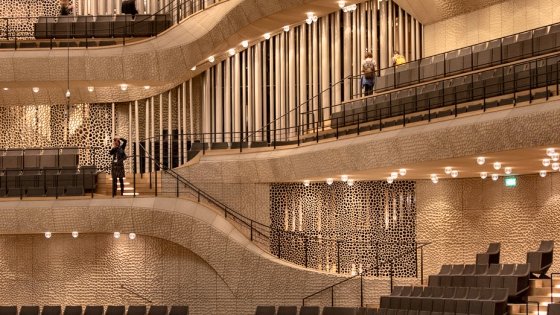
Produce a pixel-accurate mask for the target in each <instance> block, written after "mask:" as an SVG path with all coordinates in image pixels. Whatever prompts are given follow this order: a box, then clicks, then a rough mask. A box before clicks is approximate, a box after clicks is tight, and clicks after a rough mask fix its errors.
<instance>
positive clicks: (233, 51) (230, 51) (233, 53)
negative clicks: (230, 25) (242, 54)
mask: <svg viewBox="0 0 560 315" xmlns="http://www.w3.org/2000/svg"><path fill="white" fill-rule="evenodd" d="M228 53H229V55H230V56H233V55H235V48H230V49H229V50H228Z"/></svg>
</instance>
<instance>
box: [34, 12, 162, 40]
mask: <svg viewBox="0 0 560 315" xmlns="http://www.w3.org/2000/svg"><path fill="white" fill-rule="evenodd" d="M171 24H172V21H171V17H170V16H169V15H166V14H155V15H146V14H139V15H136V16H132V15H128V14H125V15H99V16H88V15H80V16H77V17H74V16H60V17H49V16H43V17H39V19H38V21H37V23H35V31H34V36H35V38H36V39H45V38H88V37H96V38H103V37H128V36H136V37H144V36H155V35H157V34H159V33H161V32H162V31H164V30H166V29H167V28H169V27H170V26H171Z"/></svg>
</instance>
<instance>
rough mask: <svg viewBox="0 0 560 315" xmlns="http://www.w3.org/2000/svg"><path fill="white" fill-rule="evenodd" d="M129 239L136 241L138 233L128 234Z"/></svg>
mask: <svg viewBox="0 0 560 315" xmlns="http://www.w3.org/2000/svg"><path fill="white" fill-rule="evenodd" d="M128 238H129V239H131V240H133V239H135V238H136V233H133V232H130V233H128Z"/></svg>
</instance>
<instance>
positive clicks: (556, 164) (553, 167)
mask: <svg viewBox="0 0 560 315" xmlns="http://www.w3.org/2000/svg"><path fill="white" fill-rule="evenodd" d="M552 169H553V170H555V171H557V170H558V169H560V163H557V162H554V163H552Z"/></svg>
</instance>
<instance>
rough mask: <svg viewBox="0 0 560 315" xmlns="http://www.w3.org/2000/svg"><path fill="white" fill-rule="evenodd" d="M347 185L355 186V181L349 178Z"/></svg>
mask: <svg viewBox="0 0 560 315" xmlns="http://www.w3.org/2000/svg"><path fill="white" fill-rule="evenodd" d="M346 183H347V184H348V186H354V180H353V179H352V178H349V179H348V181H347V182H346Z"/></svg>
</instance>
